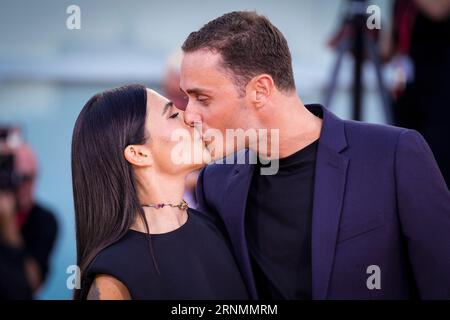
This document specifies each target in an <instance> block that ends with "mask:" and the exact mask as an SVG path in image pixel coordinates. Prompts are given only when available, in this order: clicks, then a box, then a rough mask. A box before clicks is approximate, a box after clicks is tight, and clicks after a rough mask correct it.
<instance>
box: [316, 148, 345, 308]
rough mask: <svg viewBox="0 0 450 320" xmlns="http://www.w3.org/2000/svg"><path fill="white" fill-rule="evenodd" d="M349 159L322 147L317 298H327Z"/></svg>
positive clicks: (318, 186) (318, 177)
mask: <svg viewBox="0 0 450 320" xmlns="http://www.w3.org/2000/svg"><path fill="white" fill-rule="evenodd" d="M347 167H348V159H347V158H345V157H344V156H342V155H339V154H337V153H335V152H333V151H331V150H329V149H327V148H326V147H322V150H321V148H320V147H319V151H318V155H317V164H316V179H315V187H314V205H313V216H312V240H311V241H312V242H311V246H312V248H311V249H312V282H313V298H314V299H326V298H327V291H328V285H329V281H330V276H331V270H332V267H333V261H334V255H335V249H336V241H337V235H338V231H339V220H340V217H341V210H342V203H343V198H344V191H345V183H346V176H347Z"/></svg>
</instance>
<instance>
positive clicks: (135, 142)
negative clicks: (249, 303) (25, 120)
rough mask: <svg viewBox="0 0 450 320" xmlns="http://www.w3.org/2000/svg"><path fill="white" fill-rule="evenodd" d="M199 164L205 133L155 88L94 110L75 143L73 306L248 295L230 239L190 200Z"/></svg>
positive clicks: (102, 100) (118, 96)
mask: <svg viewBox="0 0 450 320" xmlns="http://www.w3.org/2000/svg"><path fill="white" fill-rule="evenodd" d="M183 133H184V134H183ZM186 133H187V134H186ZM174 137H178V138H180V137H181V140H180V139H175V138H174ZM199 155H200V157H199ZM199 158H200V159H207V158H208V153H207V151H206V148H205V147H204V144H203V142H202V141H201V139H200V135H199V134H194V128H191V127H188V126H186V124H185V123H184V121H183V113H182V111H180V110H177V109H175V106H174V105H173V104H172V103H171V102H170V101H168V100H167V99H165V98H164V97H162V96H160V95H159V94H157V93H156V92H155V91H153V90H149V89H146V88H145V87H144V86H140V85H130V86H124V87H120V88H116V89H112V90H108V91H105V92H102V93H99V94H96V95H95V96H94V97H92V98H91V99H90V100H89V101H88V102H87V103H86V105H85V106H84V108H83V110H82V111H81V113H80V115H79V117H78V119H77V122H76V124H75V129H74V133H73V141H72V179H73V192H74V201H75V215H76V232H77V255H78V257H77V260H78V265H79V267H80V269H81V289H80V290H76V292H75V298H77V299H246V298H247V297H248V295H247V290H246V288H245V285H244V283H243V280H242V277H241V274H240V272H239V270H238V267H237V265H236V262H235V260H234V258H233V256H232V253H231V251H230V248H229V245H228V242H227V240H226V238H225V237H224V235H223V233H221V231H220V230H219V229H218V226H216V225H214V224H213V223H212V222H211V221H210V220H208V217H207V216H204V215H202V214H201V213H200V212H197V211H195V210H192V209H189V208H187V206H186V203H185V202H184V201H183V200H182V196H183V192H184V179H185V177H186V175H187V174H188V173H189V172H191V171H192V170H196V169H198V168H200V167H201V166H203V165H204V163H203V162H204V161H198V160H199ZM187 160H190V161H187ZM192 160H197V161H192ZM196 162H197V163H196Z"/></svg>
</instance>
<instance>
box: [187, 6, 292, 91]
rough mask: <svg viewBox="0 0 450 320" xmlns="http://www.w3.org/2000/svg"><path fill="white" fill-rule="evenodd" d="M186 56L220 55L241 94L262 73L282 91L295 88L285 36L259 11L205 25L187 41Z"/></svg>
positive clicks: (229, 14) (235, 12)
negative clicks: (198, 53)
mask: <svg viewBox="0 0 450 320" xmlns="http://www.w3.org/2000/svg"><path fill="white" fill-rule="evenodd" d="M182 49H183V51H184V52H185V53H189V52H194V51H197V50H201V49H207V50H211V51H213V52H217V53H219V54H220V55H221V57H222V63H223V67H225V69H227V70H230V71H232V77H233V80H234V81H235V83H236V85H237V87H238V89H239V90H240V92H241V93H244V92H245V86H246V85H247V84H248V82H249V81H250V80H251V79H252V78H253V77H255V76H257V75H258V74H263V73H266V74H269V75H270V76H271V77H272V78H273V80H274V82H275V85H276V86H277V88H278V89H279V90H282V91H292V90H294V89H295V82H294V75H293V71H292V58H291V53H290V51H289V47H288V44H287V41H286V39H285V38H284V36H283V34H282V33H281V32H280V30H278V29H277V28H276V27H275V26H274V25H273V24H272V23H271V22H270V21H269V19H267V18H266V17H264V16H262V15H259V14H257V13H256V12H248V11H234V12H230V13H227V14H224V15H223V16H221V17H219V18H216V19H214V20H212V21H210V22H208V23H207V24H205V25H204V26H203V27H202V28H201V29H200V30H198V31H195V32H192V33H191V34H190V35H189V36H188V37H187V39H186V40H185V41H184V43H183V46H182Z"/></svg>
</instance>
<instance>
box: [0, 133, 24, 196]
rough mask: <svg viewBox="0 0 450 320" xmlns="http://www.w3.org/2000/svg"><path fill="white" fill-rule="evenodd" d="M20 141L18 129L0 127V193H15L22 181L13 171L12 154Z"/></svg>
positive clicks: (13, 160) (13, 161)
mask: <svg viewBox="0 0 450 320" xmlns="http://www.w3.org/2000/svg"><path fill="white" fill-rule="evenodd" d="M21 141H22V138H21V134H20V130H19V129H17V128H9V127H0V191H9V192H15V191H16V190H17V188H18V187H19V186H20V184H21V183H22V181H23V179H22V177H21V176H20V175H19V174H18V173H17V171H16V169H15V159H14V153H13V150H14V149H15V148H16V147H18V146H19V144H20V143H21Z"/></svg>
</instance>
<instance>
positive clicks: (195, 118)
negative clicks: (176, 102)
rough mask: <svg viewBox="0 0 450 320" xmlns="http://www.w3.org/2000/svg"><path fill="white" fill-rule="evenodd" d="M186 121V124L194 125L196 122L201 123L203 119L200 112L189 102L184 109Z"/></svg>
mask: <svg viewBox="0 0 450 320" xmlns="http://www.w3.org/2000/svg"><path fill="white" fill-rule="evenodd" d="M184 122H185V123H186V125H188V126H190V127H193V126H194V124H195V123H201V122H202V119H201V117H200V115H199V114H198V113H196V112H195V110H193V108H192V107H191V106H190V105H189V104H188V105H187V106H186V110H185V111H184Z"/></svg>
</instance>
